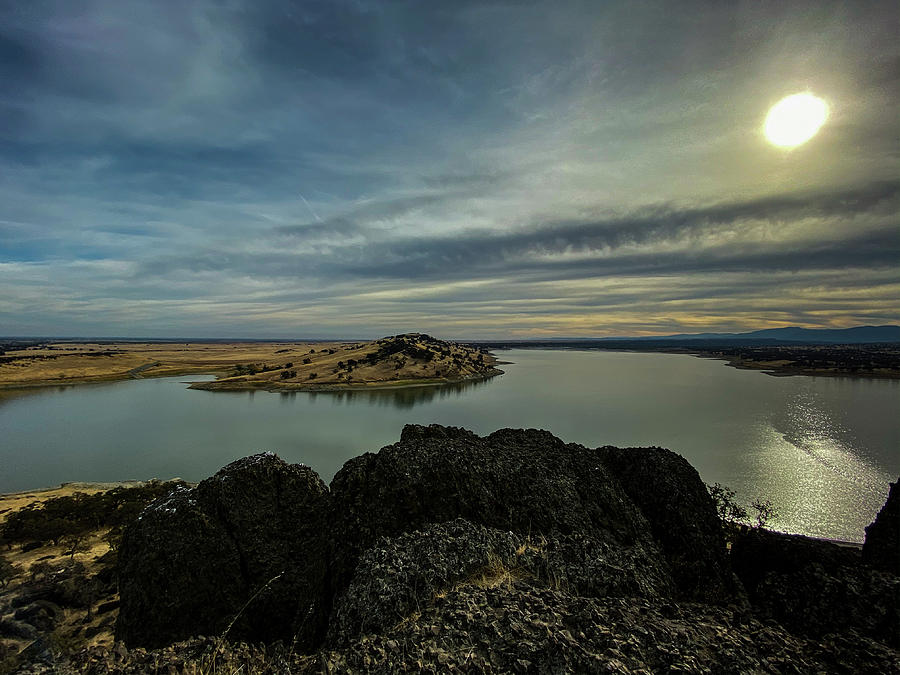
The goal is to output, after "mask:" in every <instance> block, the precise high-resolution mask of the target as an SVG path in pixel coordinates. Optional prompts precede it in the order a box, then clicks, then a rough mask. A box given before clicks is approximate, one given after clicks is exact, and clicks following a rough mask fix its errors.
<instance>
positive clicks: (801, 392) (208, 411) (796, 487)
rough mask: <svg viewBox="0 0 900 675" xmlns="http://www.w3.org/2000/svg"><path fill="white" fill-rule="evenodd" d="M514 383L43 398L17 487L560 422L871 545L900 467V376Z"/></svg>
mask: <svg viewBox="0 0 900 675" xmlns="http://www.w3.org/2000/svg"><path fill="white" fill-rule="evenodd" d="M496 354H497V355H498V356H499V357H500V358H501V359H502V360H504V361H512V362H513V363H512V364H510V365H503V366H501V368H503V369H504V370H505V371H506V373H505V374H504V375H502V376H499V377H496V378H493V379H492V380H489V381H486V382H480V383H468V384H464V385H458V386H447V387H441V388H414V389H405V390H397V391H381V392H352V393H344V394H325V393H322V394H309V393H293V394H282V393H270V392H253V393H250V392H246V393H243V392H242V393H226V392H207V391H196V390H189V389H187V388H186V385H185V384H184V383H185V382H189V381H194V380H198V379H208V378H207V377H196V376H193V377H187V376H185V377H177V378H162V379H147V380H131V381H126V382H117V383H110V384H93V385H81V386H75V387H59V388H49V389H40V390H31V391H29V392H28V393H26V394H23V395H21V396H13V397H7V398H5V399H0V492H11V491H19V490H30V489H35V488H39V487H42V486H52V485H56V484H59V483H61V482H64V481H117V480H125V479H146V478H151V477H159V478H170V477H173V476H180V477H182V478H185V479H187V480H192V481H193V480H200V479H202V478H204V477H206V476H208V475H211V474H212V473H214V472H215V471H216V470H217V469H219V468H220V467H221V466H223V465H225V464H227V463H228V462H230V461H231V460H233V459H236V458H238V457H241V456H244V455H247V454H252V453H255V452H260V451H263V450H274V451H276V452H277V453H278V454H279V455H280V456H281V457H282V458H284V459H286V460H288V461H291V462H303V463H306V464H309V465H310V466H312V467H313V468H314V469H316V470H317V471H318V472H319V473H320V474H321V476H322V477H323V479H325V480H326V481H329V480H330V479H331V477H332V476H333V474H334V473H335V472H336V471H337V470H338V469H339V468H340V467H341V465H342V464H343V463H344V462H345V461H346V460H347V459H349V458H350V457H353V456H355V455H358V454H361V453H362V452H366V451H377V450H378V449H379V448H381V447H382V446H384V445H387V444H389V443H393V442H395V441H396V440H398V439H399V437H400V430H401V429H402V428H403V425H404V424H408V423H418V424H430V423H439V424H448V425H454V426H462V427H466V428H469V429H472V430H473V431H475V432H477V433H479V434H485V433H489V432H491V431H494V430H496V429H498V428H502V427H537V428H543V429H548V430H549V431H551V432H553V433H554V434H556V435H557V436H559V437H560V438H562V439H563V440H565V441H569V442H577V443H582V444H584V445H587V446H590V447H596V446H600V445H618V446H623V447H628V446H647V445H659V446H662V447H666V448H669V449H671V450H674V451H675V452H678V453H680V454H682V455H683V456H684V457H685V458H687V459H688V461H690V462H691V464H693V465H694V467H696V468H697V470H698V471H699V472H700V475H701V476H702V478H703V479H704V480H705V481H706V482H707V483H713V482H720V483H723V484H725V485H728V486H730V487H731V488H732V489H734V490H735V491H736V492H737V494H738V498H739V499H740V500H741V501H743V502H744V503H748V502H749V501H750V500H751V499H753V498H756V497H759V498H768V499H771V500H772V501H773V502H774V503H775V505H776V507H777V508H778V509H779V511H780V516H779V518H778V519H777V521H775V522H774V523H773V527H775V528H777V529H781V530H784V531H788V532H798V533H803V534H810V535H814V536H823V537H832V538H835V539H844V540H848V541H862V538H863V528H864V527H865V526H866V525H867V524H868V523H869V522H871V521H872V519H873V518H874V516H875V514H876V513H877V511H878V509H879V508H880V507H881V505H882V504H883V502H884V500H885V499H886V497H887V492H888V483H889V482H890V481H892V480H897V476H898V474H900V450H898V449H900V416H898V415H897V411H898V410H900V381H891V380H862V379H849V378H824V377H822V378H818V377H771V376H768V375H765V374H763V373H760V372H755V371H746V370H737V369H734V368H730V367H728V366H726V365H725V364H724V363H723V362H722V361H717V360H711V359H702V358H697V357H693V356H688V355H680V354H647V353H626V352H603V351H567V350H511V351H498V352H496Z"/></svg>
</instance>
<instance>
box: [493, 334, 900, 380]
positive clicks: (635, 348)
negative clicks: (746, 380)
mask: <svg viewBox="0 0 900 675" xmlns="http://www.w3.org/2000/svg"><path fill="white" fill-rule="evenodd" d="M479 344H483V345H484V346H486V347H488V348H489V349H491V350H511V349H527V350H534V349H543V350H548V351H582V352H623V353H630V354H682V355H684V356H695V357H698V358H704V359H714V360H717V361H724V362H725V364H726V365H728V366H730V367H732V368H736V369H738V370H752V371H756V372H761V373H763V374H765V375H771V376H773V377H793V376H807V377H842V378H852V379H861V380H898V379H900V344H897V345H890V346H888V347H885V346H884V345H850V346H845V345H803V346H784V345H780V346H777V347H765V348H760V347H743V348H737V347H725V348H723V347H720V346H715V347H710V348H706V349H704V348H701V347H698V346H696V345H690V346H676V345H671V346H669V345H657V344H654V345H652V346H642V345H640V344H629V345H616V346H606V345H603V344H566V343H512V342H508V343H499V342H488V343H479ZM867 348H872V349H878V350H879V351H878V352H877V356H878V357H879V358H881V359H882V360H883V361H885V362H886V364H887V366H888V367H884V368H879V369H877V370H868V371H866V370H859V369H858V367H856V366H855V364H841V363H839V362H838V363H829V364H828V365H822V366H818V367H802V366H798V365H796V361H795V360H793V359H794V358H795V357H796V354H797V352H805V351H813V352H815V351H823V352H824V351H825V350H828V354H829V356H831V355H835V353H836V356H837V358H839V359H840V358H844V359H847V360H849V359H850V357H853V356H856V355H858V353H859V352H860V351H862V352H866V351H867ZM729 349H744V350H749V351H751V352H752V350H754V349H757V350H763V349H764V350H768V351H769V352H771V351H772V350H777V351H778V352H782V353H776V354H775V355H776V356H781V357H782V358H781V359H779V360H761V359H759V360H756V359H753V358H748V356H747V355H744V354H728V353H723V350H726V351H727V350H729ZM767 355H769V354H767ZM854 367H856V368H857V369H855V370H854V369H852V368H854Z"/></svg>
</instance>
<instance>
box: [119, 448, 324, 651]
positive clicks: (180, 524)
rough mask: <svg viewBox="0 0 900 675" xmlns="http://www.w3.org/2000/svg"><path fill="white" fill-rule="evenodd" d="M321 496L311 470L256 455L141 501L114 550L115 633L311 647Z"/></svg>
mask: <svg viewBox="0 0 900 675" xmlns="http://www.w3.org/2000/svg"><path fill="white" fill-rule="evenodd" d="M327 495H328V492H327V488H326V486H325V484H324V483H323V482H322V480H321V479H320V478H319V477H318V475H317V474H316V473H315V472H314V471H313V470H312V469H310V468H309V467H307V466H302V465H289V464H286V463H285V462H283V461H282V460H281V459H279V458H278V457H277V456H275V455H274V454H271V453H265V454H259V455H254V456H252V457H246V458H244V459H241V460H238V461H236V462H233V463H232V464H229V465H228V466H226V467H225V468H224V469H222V470H221V471H219V472H218V473H217V474H216V475H214V476H213V477H211V478H208V479H206V480H204V481H203V482H202V483H200V484H199V485H198V486H197V487H195V488H187V487H182V488H181V489H179V490H176V491H175V492H173V493H172V494H170V495H169V496H168V497H164V498H161V499H158V500H156V501H155V502H153V503H152V504H150V506H148V507H147V508H146V509H145V510H144V511H143V513H142V514H141V516H140V518H139V519H138V520H137V521H136V522H135V523H133V524H132V525H131V526H130V527H129V528H128V529H127V530H126V532H125V535H124V537H123V540H122V544H121V548H120V551H119V591H120V595H121V607H120V611H119V619H118V622H117V625H116V637H117V638H118V639H121V640H123V641H125V642H126V643H128V644H130V645H141V646H149V647H157V646H161V645H165V644H169V643H171V642H174V641H176V640H181V639H185V638H188V637H190V636H193V635H200V634H206V635H210V634H212V635H222V634H224V633H226V631H227V633H228V635H229V636H230V637H233V638H242V639H247V640H263V641H272V640H292V639H295V636H298V635H299V638H297V639H299V640H301V642H305V643H307V646H309V645H311V644H313V643H315V642H317V641H318V640H319V639H320V637H321V632H322V628H323V626H322V625H321V624H320V623H318V622H319V621H320V619H321V617H322V612H321V610H320V608H319V604H320V600H321V592H322V589H323V587H324V575H325V570H326V558H325V556H324V551H325V539H324V530H323V526H324V521H323V516H324V514H325V507H326V499H327Z"/></svg>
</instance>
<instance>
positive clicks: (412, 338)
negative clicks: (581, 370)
mask: <svg viewBox="0 0 900 675" xmlns="http://www.w3.org/2000/svg"><path fill="white" fill-rule="evenodd" d="M282 358H283V359H284V360H283V361H282V362H280V363H272V364H265V363H262V364H259V363H249V364H237V365H235V366H234V367H233V368H232V369H230V370H229V371H228V372H227V373H224V374H222V375H220V376H219V378H218V379H216V380H215V381H213V382H195V383H193V384H192V385H191V386H190V388H191V389H205V390H210V391H244V390H251V389H264V390H267V391H339V390H344V389H349V388H369V389H371V388H384V387H405V386H420V385H434V384H449V383H453V382H464V381H470V380H481V379H485V378H488V377H493V376H494V375H499V374H501V373H502V372H503V371H501V370H498V369H497V368H496V367H495V366H496V364H497V359H496V358H495V357H494V356H492V355H491V354H490V353H489V352H488V351H486V350H483V349H479V348H477V347H470V346H467V345H462V344H457V343H453V342H446V341H444V340H438V339H436V338H433V337H431V336H430V335H425V334H424V333H406V334H403V335H392V336H389V337H385V338H381V339H380V340H375V341H373V342H363V343H352V344H340V343H337V344H329V345H326V346H320V347H319V348H315V347H311V348H309V349H308V350H304V349H300V348H298V349H287V350H284V352H283V354H282Z"/></svg>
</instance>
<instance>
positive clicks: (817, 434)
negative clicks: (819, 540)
mask: <svg viewBox="0 0 900 675" xmlns="http://www.w3.org/2000/svg"><path fill="white" fill-rule="evenodd" d="M755 431H756V435H757V442H758V447H759V448H760V452H758V453H756V454H754V455H753V456H752V457H748V464H749V466H748V467H747V468H748V473H750V474H752V475H751V476H748V477H747V478H748V483H753V484H756V485H758V486H764V487H763V488H762V489H763V490H765V491H766V492H765V494H760V495H748V497H749V498H753V497H760V498H768V499H771V500H772V501H773V502H774V503H775V504H776V506H777V507H778V509H779V513H780V515H779V517H778V519H777V521H775V522H774V523H773V527H775V528H776V529H780V530H784V531H786V532H806V533H808V534H810V535H812V536H826V534H827V535H830V536H832V537H836V538H839V539H845V540H847V541H862V540H863V537H864V528H865V526H866V525H868V524H869V523H870V522H871V521H872V519H873V518H874V516H875V514H876V513H877V512H878V510H879V508H880V507H881V505H882V504H883V502H884V499H885V497H886V495H887V484H888V482H890V480H891V477H890V476H888V475H886V474H885V473H884V472H883V471H881V470H880V469H879V468H878V467H877V466H875V465H874V464H873V463H872V462H870V461H869V460H868V459H867V458H866V457H865V455H864V454H863V453H862V452H860V450H859V448H857V447H855V444H854V442H853V437H852V435H851V434H850V433H849V432H848V431H847V429H846V428H844V427H843V425H842V424H841V422H840V420H839V419H835V417H834V416H833V415H832V414H831V413H829V412H828V410H827V409H826V408H825V407H824V406H822V405H820V404H819V401H818V400H817V395H816V393H815V392H813V391H811V390H801V391H798V392H796V394H795V395H794V396H793V397H792V400H791V401H790V403H789V405H788V406H787V407H786V409H785V410H784V411H782V414H780V415H776V416H773V417H772V418H770V419H765V420H760V421H759V423H758V424H757V427H756V430H755ZM757 489H760V488H757Z"/></svg>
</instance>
